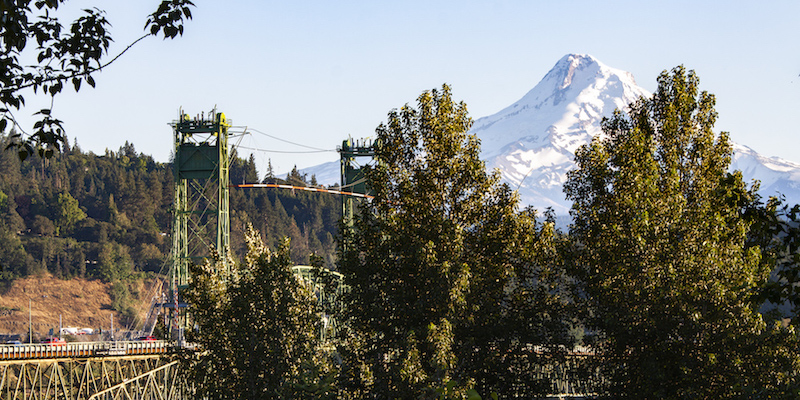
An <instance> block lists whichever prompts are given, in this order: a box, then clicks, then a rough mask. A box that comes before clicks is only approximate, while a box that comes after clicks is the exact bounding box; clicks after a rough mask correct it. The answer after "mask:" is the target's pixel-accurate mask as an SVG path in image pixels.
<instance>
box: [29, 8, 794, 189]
mask: <svg viewBox="0 0 800 400" xmlns="http://www.w3.org/2000/svg"><path fill="white" fill-rule="evenodd" d="M194 2H195V4H196V5H197V7H196V8H194V9H193V10H192V13H193V16H194V19H193V20H191V21H189V22H188V24H187V26H186V31H185V34H184V36H183V37H182V38H178V39H176V40H173V41H170V40H166V41H164V40H161V39H157V38H148V39H146V40H144V41H142V42H140V43H139V44H137V45H136V46H135V47H133V48H132V49H131V50H130V51H128V52H127V53H126V54H125V55H123V56H122V57H121V58H120V59H119V60H118V61H116V62H115V63H114V64H112V65H111V66H110V67H109V68H107V69H105V70H104V71H102V72H101V73H99V74H97V75H96V76H95V80H96V81H97V88H96V89H94V90H92V89H91V88H88V87H87V86H86V85H83V86H84V88H83V89H82V90H81V92H80V93H79V94H77V95H76V94H74V93H72V92H71V91H68V92H65V93H64V94H62V95H59V96H58V97H57V98H56V103H55V105H54V113H55V114H56V116H57V117H59V118H61V119H62V120H64V121H65V127H66V129H67V134H68V136H69V137H70V141H71V142H72V141H73V140H75V138H77V141H78V144H79V145H80V146H81V148H82V149H83V150H84V151H93V152H95V153H97V154H103V153H104V151H105V149H110V150H113V151H116V150H117V149H118V148H119V147H120V146H122V145H123V144H124V142H125V141H126V140H127V141H130V142H132V143H133V144H134V145H135V147H136V149H137V150H138V151H139V152H142V153H145V154H150V155H153V156H154V157H155V158H156V159H157V160H159V161H167V160H168V157H169V154H170V151H171V147H172V130H171V128H170V127H169V126H168V123H169V122H170V121H172V120H174V119H176V118H177V116H178V109H179V107H183V109H184V110H185V111H186V112H187V113H188V114H190V115H195V114H199V113H200V112H201V111H205V112H208V110H210V109H211V108H213V107H214V106H215V105H216V106H217V108H218V109H219V110H220V111H223V112H225V114H226V115H227V116H228V118H230V119H232V120H233V123H234V125H241V126H247V127H248V128H249V129H251V132H253V134H252V135H248V136H246V137H244V138H243V140H242V142H241V145H242V146H247V147H253V148H259V149H264V150H273V152H267V151H257V152H255V153H254V154H255V157H256V160H257V162H258V164H259V173H260V174H262V175H263V174H264V172H265V166H266V163H267V160H271V161H272V164H273V167H274V168H275V170H276V172H286V171H288V170H289V169H291V168H292V166H293V165H297V166H298V167H300V168H303V167H307V166H311V165H316V164H319V163H321V162H325V161H332V160H336V159H338V154H337V153H335V152H333V151H331V152H322V153H297V154H287V153H279V152H274V151H303V150H308V149H306V148H302V147H298V146H293V145H291V144H288V143H284V142H281V141H278V140H275V139H272V138H270V137H268V136H265V135H262V134H259V133H258V132H256V131H259V132H263V133H266V134H268V135H272V136H276V137H279V138H282V139H284V140H288V141H291V142H296V143H301V144H304V145H307V146H311V147H314V148H319V149H327V150H333V149H335V147H336V146H337V145H340V144H341V142H342V140H343V139H346V138H347V137H348V135H350V136H352V137H355V138H360V137H369V136H373V133H374V130H375V127H376V126H378V124H380V123H381V121H383V120H385V117H386V114H387V113H388V112H389V111H390V110H391V109H393V108H398V107H401V106H402V105H403V104H405V103H411V104H413V103H414V101H415V99H416V97H417V96H418V95H419V94H420V93H421V92H422V91H424V90H428V89H432V88H436V87H440V86H441V85H442V84H443V83H448V84H450V85H451V86H452V88H453V94H454V97H455V98H456V99H459V100H463V101H464V102H466V104H467V107H468V109H469V111H470V114H471V116H472V117H473V118H474V119H477V118H480V117H483V116H487V115H490V114H493V113H495V112H497V111H499V110H501V109H502V108H504V107H506V106H508V105H510V104H511V103H513V102H515V101H516V100H518V99H519V98H521V97H522V96H523V95H524V94H525V93H526V92H527V91H528V90H530V89H531V88H533V87H534V86H535V85H536V83H538V82H539V80H541V78H542V77H543V76H544V75H545V74H546V73H547V71H549V70H550V68H552V67H553V65H554V64H555V63H556V61H558V60H559V59H560V58H561V57H562V56H564V55H565V54H568V53H586V54H591V55H593V56H595V57H596V58H597V59H598V60H600V61H601V62H603V63H605V64H607V65H608V66H611V67H614V68H619V69H623V70H626V71H630V72H631V73H633V75H634V77H635V78H636V80H637V83H639V85H641V86H643V87H644V88H645V89H648V90H650V91H653V90H654V89H655V87H656V77H657V76H658V74H659V73H660V72H661V71H662V70H665V69H670V68H672V67H674V66H676V65H679V64H683V65H685V66H686V67H687V68H689V69H694V70H695V71H696V72H697V74H698V75H699V77H700V83H701V88H702V89H704V90H707V91H709V92H711V93H714V94H715V95H716V96H717V111H718V112H719V115H720V116H719V119H718V123H717V128H718V129H719V130H725V131H729V132H730V133H731V136H732V138H733V140H735V141H737V142H739V143H742V144H745V145H747V146H750V147H752V148H753V149H755V150H756V151H758V152H760V153H762V154H763V155H767V156H779V157H782V158H785V159H788V160H791V161H795V162H800V154H799V153H798V149H800V134H799V133H800V132H798V126H800V124H799V122H800V110H798V108H799V107H800V76H798V75H800V24H798V21H800V1H797V0H792V1H769V2H757V1H699V0H692V1H666V0H665V1H659V2H655V1H640V0H635V1H569V0H563V1H530V0H529V1H524V0H508V1H472V0H460V1H444V0H442V1H431V0H422V1H417V0H406V1H401V2H398V1H392V2H389V1H378V0H369V1H367V0H361V1H347V0H342V1H329V0H319V1H300V0H298V1H265V0H249V1H247V0H226V1H209V0H194ZM158 3H159V0H136V1H114V2H109V1H105V2H103V1H99V0H93V1H89V0H70V1H68V2H67V3H66V7H64V10H61V9H60V12H62V13H69V12H70V10H74V9H78V8H86V7H95V6H96V7H99V8H101V9H105V10H107V17H108V19H109V20H110V21H111V23H112V24H113V27H112V35H113V37H114V39H115V44H114V46H113V48H112V51H111V53H112V55H115V54H116V53H118V52H119V51H121V50H122V49H123V48H124V47H125V46H127V45H128V44H129V43H131V42H132V41H133V40H135V39H136V38H138V37H139V36H140V35H141V34H142V33H143V31H142V28H143V26H144V22H145V20H146V17H147V15H148V14H149V13H151V12H152V11H154V10H155V8H156V7H157V5H158ZM44 100H46V99H44V98H41V96H40V99H39V101H44ZM28 104H29V105H30V106H31V107H29V109H28V110H23V111H20V112H18V113H17V114H18V116H19V117H23V118H24V117H25V116H26V115H29V114H31V113H32V112H33V111H35V110H38V108H41V107H39V106H40V105H41V106H47V104H38V103H37V102H36V101H34V98H33V97H32V95H30V96H28ZM247 152H248V151H247V150H240V154H241V153H245V156H246V153H247Z"/></svg>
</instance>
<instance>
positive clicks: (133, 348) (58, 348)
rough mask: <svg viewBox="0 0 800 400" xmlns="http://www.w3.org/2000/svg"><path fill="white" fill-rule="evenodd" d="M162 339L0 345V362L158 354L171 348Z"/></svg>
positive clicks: (172, 346)
mask: <svg viewBox="0 0 800 400" xmlns="http://www.w3.org/2000/svg"><path fill="white" fill-rule="evenodd" d="M174 347H175V346H174V344H171V343H170V342H168V341H164V340H155V341H131V342H74V343H52V344H50V343H48V344H16V345H15V344H6V345H0V361H5V360H24V359H42V358H65V357H69V358H89V357H111V356H114V357H117V356H127V355H149V354H162V353H167V352H170V351H171V350H173V349H174Z"/></svg>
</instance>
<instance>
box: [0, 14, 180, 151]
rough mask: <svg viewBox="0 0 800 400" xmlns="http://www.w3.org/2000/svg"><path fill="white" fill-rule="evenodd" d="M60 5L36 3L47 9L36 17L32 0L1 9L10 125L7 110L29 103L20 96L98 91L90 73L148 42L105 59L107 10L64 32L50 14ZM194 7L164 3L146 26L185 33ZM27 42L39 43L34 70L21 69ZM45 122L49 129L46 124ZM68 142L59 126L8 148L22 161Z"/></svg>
mask: <svg viewBox="0 0 800 400" xmlns="http://www.w3.org/2000/svg"><path fill="white" fill-rule="evenodd" d="M62 1H63V0H46V1H36V2H35V3H34V6H35V9H36V10H42V11H44V14H43V15H36V14H38V12H37V11H34V10H33V9H32V8H31V0H22V1H18V2H12V3H13V4H12V3H9V4H5V5H3V7H2V12H3V13H2V14H3V30H2V32H0V46H2V48H3V49H4V52H3V54H2V55H0V65H2V67H3V71H4V73H3V74H0V87H2V90H0V102H2V105H3V107H2V110H0V120H2V121H11V122H12V125H16V122H15V120H14V116H13V115H12V114H11V113H10V112H9V110H8V109H9V108H11V107H14V108H16V109H19V108H20V107H22V106H24V105H25V99H24V98H23V96H22V95H21V94H20V93H21V91H22V90H24V89H27V88H32V89H33V92H34V94H36V93H39V92H40V91H41V93H43V94H45V95H49V96H51V97H55V96H56V95H57V94H59V93H61V91H62V90H63V89H64V85H65V84H67V83H68V82H72V86H73V88H74V89H75V91H76V92H77V91H79V90H80V87H81V81H86V83H87V84H88V85H89V86H91V87H95V80H94V78H93V77H92V74H93V73H94V72H96V71H98V70H100V69H102V68H105V67H107V66H108V65H110V64H111V63H113V62H114V61H115V60H116V59H118V58H119V57H120V56H121V55H122V54H123V53H125V51H127V50H128V49H129V48H130V47H132V46H133V45H134V44H136V43H138V41H139V40H141V39H143V38H144V36H143V37H141V38H139V39H138V40H136V41H134V42H133V43H132V44H130V45H129V46H128V47H127V48H126V49H125V50H123V51H122V53H120V54H118V55H117V56H116V57H114V58H112V59H111V60H110V61H105V60H106V58H105V57H106V55H107V54H108V49H109V46H110V44H111V42H112V41H113V39H112V37H111V34H110V32H109V27H110V25H111V24H110V22H109V21H108V20H107V19H106V17H105V12H104V11H103V10H100V9H98V8H87V9H84V10H83V15H81V16H80V17H78V18H77V19H75V20H74V21H72V23H71V24H70V25H69V28H68V29H65V27H64V25H62V24H61V22H60V21H59V19H58V18H57V17H55V16H51V11H52V12H55V11H56V10H57V9H58V6H59V4H60V3H61V2H62ZM193 6H194V4H193V3H192V2H191V1H188V0H164V1H163V2H162V3H161V5H160V6H159V8H158V10H157V11H156V12H155V13H153V14H151V15H150V16H149V17H148V20H147V23H146V27H147V26H150V27H151V31H152V34H157V33H158V32H159V31H162V32H163V33H164V38H170V39H171V38H174V37H176V36H178V35H179V34H181V35H182V34H183V29H184V27H183V20H184V18H186V19H191V11H190V8H191V7H193ZM145 36H147V35H145ZM29 38H30V39H31V40H34V39H35V41H36V44H37V45H38V47H37V48H36V50H35V51H37V53H36V57H35V59H36V64H35V65H31V66H27V65H22V64H21V63H20V60H19V57H20V56H22V55H23V51H24V50H25V48H26V45H27V42H28V39H29ZM29 51H32V50H29ZM30 59H33V57H30ZM43 121H44V120H43ZM44 124H45V125H48V123H47V122H44ZM4 127H5V126H3V128H4ZM19 128H22V127H19ZM34 129H36V128H34ZM64 138H65V136H64V132H63V129H61V127H60V126H59V129H57V130H47V131H35V132H33V133H31V134H27V133H26V132H24V131H22V133H20V134H19V135H17V136H16V140H15V141H13V142H12V143H10V144H9V145H8V146H7V148H9V149H15V150H17V151H18V152H19V156H20V159H25V158H27V157H28V156H30V155H32V154H39V156H40V157H45V158H49V157H51V156H52V155H53V154H54V153H55V152H58V151H60V149H61V144H63V142H64Z"/></svg>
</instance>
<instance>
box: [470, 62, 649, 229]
mask: <svg viewBox="0 0 800 400" xmlns="http://www.w3.org/2000/svg"><path fill="white" fill-rule="evenodd" d="M649 95H650V94H649V93H648V92H647V91H646V90H644V89H642V88H640V87H639V86H637V85H636V81H635V80H634V79H633V76H632V75H631V74H630V73H628V72H625V71H622V70H619V69H615V68H611V67H609V66H607V65H605V64H603V63H601V62H600V61H598V60H597V59H596V58H594V57H592V56H590V55H585V54H568V55H566V56H564V57H562V58H561V59H560V60H559V61H558V62H557V63H556V64H555V66H554V67H553V68H552V69H551V70H550V71H549V72H548V73H547V74H546V75H545V76H544V78H542V80H541V81H540V82H539V83H538V84H537V85H536V86H535V87H534V88H533V89H531V90H530V91H529V92H528V93H527V94H525V96H523V97H522V98H521V99H520V100H519V101H517V102H515V103H514V104H512V105H510V106H509V107H506V108H504V109H503V110H501V111H500V112H498V113H496V114H494V115H490V116H488V117H484V118H480V119H478V120H477V121H475V124H474V125H473V127H472V130H471V132H472V133H475V134H476V135H477V136H478V138H479V139H480V140H481V148H482V157H483V158H484V160H486V162H487V167H489V168H498V169H500V172H501V174H502V176H503V178H504V180H505V181H507V182H508V183H509V184H511V186H512V187H517V186H520V184H522V185H521V186H520V197H521V199H522V202H523V203H524V204H533V205H537V206H539V205H540V204H546V206H552V207H554V209H556V211H557V212H559V213H566V211H567V209H568V205H567V204H566V201H564V200H561V201H558V200H553V199H563V197H564V195H563V193H561V185H562V184H563V183H564V181H565V179H566V172H567V171H568V170H569V169H571V168H573V166H574V163H573V161H572V160H573V158H574V155H575V151H576V150H577V149H578V147H580V146H581V145H582V144H584V143H588V142H589V141H590V140H591V138H592V137H594V136H597V135H599V134H601V132H602V131H601V129H600V121H601V120H602V119H603V117H608V116H610V115H611V113H612V112H613V111H614V110H615V109H625V108H626V107H627V106H628V104H630V103H631V102H633V101H635V100H636V99H638V98H639V97H640V96H649Z"/></svg>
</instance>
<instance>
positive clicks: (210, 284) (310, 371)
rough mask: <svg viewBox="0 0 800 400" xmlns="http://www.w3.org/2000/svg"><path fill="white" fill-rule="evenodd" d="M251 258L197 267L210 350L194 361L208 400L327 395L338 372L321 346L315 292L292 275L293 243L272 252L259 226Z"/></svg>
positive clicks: (197, 315)
mask: <svg viewBox="0 0 800 400" xmlns="http://www.w3.org/2000/svg"><path fill="white" fill-rule="evenodd" d="M247 245H248V249H249V251H248V254H247V257H246V258H245V260H244V262H242V263H236V264H233V266H232V267H231V271H229V272H228V271H221V270H218V269H217V268H218V267H219V266H220V265H221V264H211V263H207V264H205V265H202V266H195V267H193V268H194V269H193V271H192V277H193V278H192V279H193V281H192V285H191V288H190V289H188V291H187V293H186V294H185V298H186V299H187V301H188V302H189V304H191V308H190V312H191V316H192V319H193V320H194V323H195V325H196V329H197V331H196V332H194V336H193V337H190V340H193V341H195V342H197V343H198V344H199V345H200V347H201V348H202V350H203V352H202V353H201V354H200V355H199V357H198V358H196V359H195V360H194V361H193V363H192V364H191V373H192V374H193V378H194V379H195V382H197V383H198V384H199V389H200V393H199V396H200V397H202V398H208V399H241V398H250V399H256V398H274V399H301V398H315V399H319V398H327V397H329V395H330V392H331V391H332V390H333V387H332V381H333V377H334V376H335V373H336V371H335V369H334V368H333V366H332V365H333V364H332V363H331V360H330V358H329V357H330V355H329V354H328V353H327V352H326V351H325V350H324V349H322V348H321V347H320V343H319V337H318V333H319V324H320V321H321V318H320V314H319V312H318V309H317V303H316V299H315V298H314V295H313V293H312V292H311V289H310V288H309V287H308V286H307V285H305V284H303V283H301V281H300V280H299V279H298V278H297V277H295V275H294V274H293V273H292V270H291V266H292V265H293V263H292V261H291V259H290V257H289V241H288V240H286V241H285V242H284V245H283V246H281V248H279V249H278V250H277V251H275V252H272V251H270V250H268V249H267V248H266V247H265V246H264V244H263V243H262V242H261V238H260V237H259V235H258V234H257V233H256V232H255V231H254V230H253V229H252V228H251V229H249V230H248V232H247Z"/></svg>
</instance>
